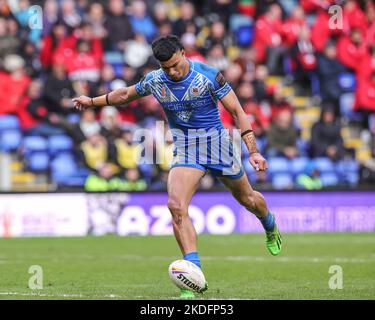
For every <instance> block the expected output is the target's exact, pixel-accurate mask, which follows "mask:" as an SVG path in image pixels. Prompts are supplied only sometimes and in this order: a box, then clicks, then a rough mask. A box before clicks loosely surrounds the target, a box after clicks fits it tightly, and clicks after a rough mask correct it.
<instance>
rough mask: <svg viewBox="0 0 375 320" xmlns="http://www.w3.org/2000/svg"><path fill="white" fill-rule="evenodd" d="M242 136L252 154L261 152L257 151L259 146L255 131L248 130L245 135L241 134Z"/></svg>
mask: <svg viewBox="0 0 375 320" xmlns="http://www.w3.org/2000/svg"><path fill="white" fill-rule="evenodd" d="M241 136H242V139H243V141H244V142H245V144H246V146H247V149H248V150H249V152H250V154H252V153H258V152H259V151H258V149H257V144H256V140H255V135H254V132H253V130H246V131H245V132H244V133H243V134H241Z"/></svg>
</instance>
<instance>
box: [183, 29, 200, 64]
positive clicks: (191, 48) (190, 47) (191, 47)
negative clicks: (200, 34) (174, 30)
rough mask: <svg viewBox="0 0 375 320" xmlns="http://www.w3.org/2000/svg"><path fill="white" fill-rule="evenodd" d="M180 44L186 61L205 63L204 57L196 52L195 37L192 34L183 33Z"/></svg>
mask: <svg viewBox="0 0 375 320" xmlns="http://www.w3.org/2000/svg"><path fill="white" fill-rule="evenodd" d="M181 43H182V45H183V46H184V49H185V55H186V57H187V58H188V59H190V60H194V61H200V62H206V59H205V57H204V56H203V55H202V54H201V53H200V52H199V51H198V50H197V47H196V45H195V43H196V37H195V35H194V34H193V33H185V34H184V35H183V36H182V37H181Z"/></svg>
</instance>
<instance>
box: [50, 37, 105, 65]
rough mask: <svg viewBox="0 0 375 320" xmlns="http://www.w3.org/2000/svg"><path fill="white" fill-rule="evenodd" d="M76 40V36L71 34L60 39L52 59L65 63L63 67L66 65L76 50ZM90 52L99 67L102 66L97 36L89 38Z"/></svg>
mask: <svg viewBox="0 0 375 320" xmlns="http://www.w3.org/2000/svg"><path fill="white" fill-rule="evenodd" d="M77 40H78V38H77V37H75V36H74V35H72V36H69V37H67V38H65V39H64V40H63V41H61V43H60V44H59V45H58V46H57V48H56V50H55V52H54V55H53V61H54V62H55V63H56V62H57V63H62V64H64V65H65V67H67V65H68V64H69V63H70V60H71V59H72V57H73V55H74V54H75V53H76V52H77ZM90 53H91V54H92V55H93V57H94V58H95V59H96V61H97V62H98V63H99V65H100V68H101V67H102V66H103V46H102V42H101V40H100V39H99V38H94V39H92V40H91V52H90Z"/></svg>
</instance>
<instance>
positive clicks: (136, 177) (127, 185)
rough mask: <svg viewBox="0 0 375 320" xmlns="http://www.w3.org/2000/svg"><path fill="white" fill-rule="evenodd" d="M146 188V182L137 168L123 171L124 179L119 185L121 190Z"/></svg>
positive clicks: (141, 189) (142, 189)
mask: <svg viewBox="0 0 375 320" xmlns="http://www.w3.org/2000/svg"><path fill="white" fill-rule="evenodd" d="M146 189H147V183H146V181H145V180H143V179H142V177H141V175H140V173H139V170H138V169H137V168H134V169H128V170H126V171H125V181H124V184H123V186H122V187H121V190H122V191H144V190H146Z"/></svg>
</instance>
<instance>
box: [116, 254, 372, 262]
mask: <svg viewBox="0 0 375 320" xmlns="http://www.w3.org/2000/svg"><path fill="white" fill-rule="evenodd" d="M118 258H120V259H132V260H154V261H172V260H173V259H175V258H176V257H166V256H165V257H163V256H149V257H146V256H141V255H121V256H119V257H118ZM201 259H202V260H203V261H204V260H206V261H207V260H212V261H251V262H267V261H271V260H272V261H273V262H287V263H289V262H308V263H320V262H337V263H371V262H373V263H375V257H374V258H347V257H306V256H305V257H283V256H280V257H263V256H223V257H220V256H201Z"/></svg>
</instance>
